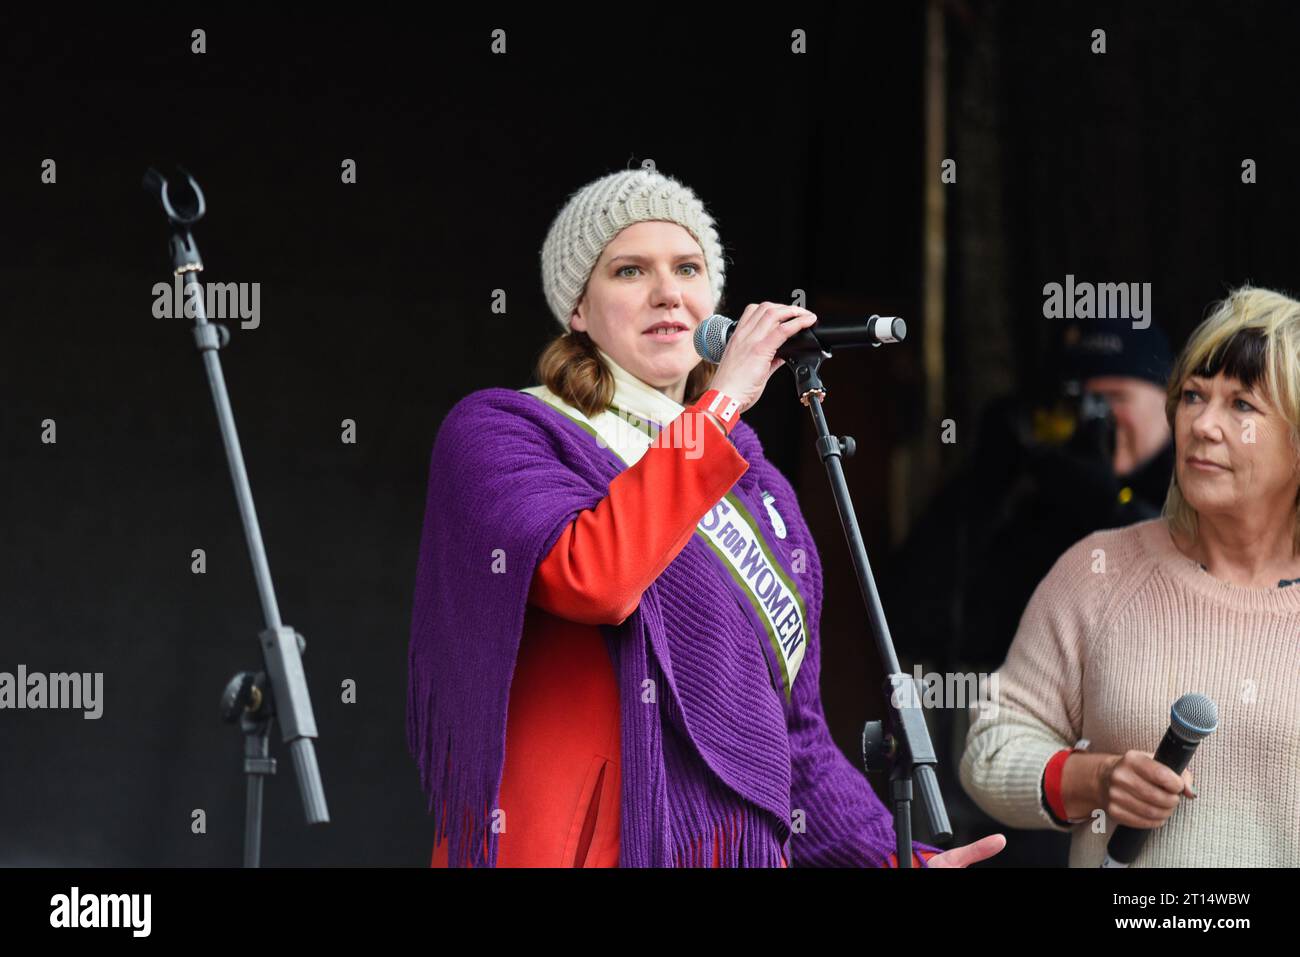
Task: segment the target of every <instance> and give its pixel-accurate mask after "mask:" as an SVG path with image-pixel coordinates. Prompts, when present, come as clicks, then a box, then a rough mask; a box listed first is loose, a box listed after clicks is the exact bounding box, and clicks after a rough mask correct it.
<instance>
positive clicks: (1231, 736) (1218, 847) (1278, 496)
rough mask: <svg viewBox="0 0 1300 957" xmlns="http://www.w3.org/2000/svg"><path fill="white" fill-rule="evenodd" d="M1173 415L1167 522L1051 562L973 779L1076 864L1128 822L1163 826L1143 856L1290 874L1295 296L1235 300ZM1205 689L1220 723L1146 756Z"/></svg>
mask: <svg viewBox="0 0 1300 957" xmlns="http://www.w3.org/2000/svg"><path fill="white" fill-rule="evenodd" d="M1166 413H1167V415H1168V416H1169V421H1170V425H1171V426H1172V427H1173V431H1174V440H1175V443H1176V448H1177V456H1176V466H1175V471H1174V477H1173V481H1172V483H1171V485H1170V489H1169V495H1168V498H1167V500H1166V502H1165V514H1164V516H1163V517H1162V518H1157V519H1152V520H1150V521H1147V522H1141V523H1138V524H1136V525H1132V526H1129V527H1127V528H1119V529H1110V530H1107V531H1102V532H1096V533H1094V534H1092V535H1089V536H1088V537H1087V538H1084V539H1083V540H1082V541H1080V542H1077V543H1076V544H1075V545H1073V546H1072V547H1071V548H1070V549H1069V550H1067V551H1066V552H1065V554H1063V555H1062V556H1061V557H1060V559H1058V560H1057V562H1056V564H1055V566H1053V568H1052V570H1051V571H1050V572H1049V573H1048V575H1047V577H1046V578H1044V579H1043V581H1042V582H1041V583H1040V584H1039V586H1038V588H1037V590H1036V591H1035V592H1034V595H1033V597H1032V598H1031V599H1030V602H1029V606H1028V607H1027V608H1026V609H1025V613H1024V616H1023V617H1022V618H1021V621H1020V627H1019V628H1018V630H1017V632H1016V635H1015V639H1014V641H1013V642H1012V645H1011V648H1010V651H1009V652H1008V655H1007V660H1006V662H1005V663H1004V664H1003V666H1002V668H1001V669H1000V670H999V672H998V674H997V685H996V687H997V689H998V694H997V695H996V697H995V699H994V701H993V702H992V703H991V706H987V707H985V708H983V709H981V710H979V711H977V712H975V713H974V714H973V715H972V717H973V718H974V721H973V723H972V726H971V729H970V733H969V735H968V737H967V741H966V751H965V754H964V755H963V758H962V762H961V780H962V784H963V786H964V787H965V788H966V790H967V792H969V793H970V795H971V797H972V798H973V799H974V800H975V801H976V803H977V804H979V806H980V807H982V808H983V809H984V810H985V811H986V812H988V813H989V814H991V815H992V816H993V817H995V818H997V819H998V820H1000V821H1002V822H1003V823H1005V824H1007V825H1008V826H1011V827H1021V828H1053V829H1056V830H1061V831H1066V830H1069V831H1072V832H1073V839H1072V842H1071V846H1070V866H1072V867H1096V866H1098V865H1099V864H1100V863H1101V860H1102V858H1103V857H1104V856H1105V850H1106V843H1107V841H1108V840H1109V838H1110V835H1111V834H1112V833H1113V831H1114V828H1115V827H1116V826H1117V825H1121V824H1124V825H1128V826H1130V827H1140V828H1149V829H1150V832H1151V833H1150V834H1149V836H1148V838H1147V840H1146V843H1145V846H1144V848H1143V851H1142V853H1141V854H1140V855H1139V856H1138V858H1137V860H1136V861H1135V862H1134V865H1133V866H1135V867H1190V866H1209V867H1238V866H1290V867H1294V866H1297V865H1300V733H1298V732H1297V729H1300V519H1298V517H1297V507H1296V506H1297V497H1298V496H1300V302H1297V301H1295V300H1294V299H1291V298H1289V297H1287V296H1284V295H1281V294H1279V293H1276V292H1272V291H1269V290H1266V289H1254V288H1250V287H1245V288H1241V289H1238V290H1236V291H1235V292H1233V293H1232V294H1231V295H1229V296H1228V298H1227V299H1225V300H1224V301H1223V302H1222V303H1220V304H1219V306H1218V308H1217V309H1216V310H1215V311H1214V312H1213V314H1211V315H1210V317H1209V318H1208V319H1206V320H1205V321H1204V322H1203V323H1202V324H1201V325H1200V326H1199V327H1198V328H1197V329H1196V331H1195V332H1194V333H1193V334H1192V337H1191V339H1190V341H1189V342H1188V344H1187V346H1186V348H1185V349H1184V350H1183V354H1182V355H1181V356H1180V357H1179V360H1178V362H1177V363H1176V365H1175V368H1174V372H1173V375H1172V376H1171V378H1170V383H1169V388H1168V395H1167V401H1166ZM1191 691H1196V692H1201V693H1203V694H1206V695H1208V696H1209V697H1211V698H1212V699H1214V700H1215V702H1216V703H1217V704H1218V708H1219V726H1218V730H1217V731H1216V732H1215V733H1214V734H1212V735H1210V736H1209V737H1208V738H1207V739H1206V740H1205V741H1204V742H1202V743H1201V745H1200V747H1199V748H1198V750H1197V752H1196V754H1195V756H1194V757H1193V758H1192V761H1191V765H1190V766H1189V768H1188V770H1187V771H1185V772H1184V773H1183V775H1181V776H1180V775H1178V774H1176V773H1175V772H1173V771H1171V770H1170V769H1169V768H1167V767H1164V766H1163V765H1160V764H1157V763H1156V762H1155V761H1154V760H1153V759H1152V752H1153V749H1154V748H1155V746H1156V745H1157V744H1158V743H1159V741H1160V738H1161V736H1162V735H1163V734H1164V733H1165V731H1166V729H1167V728H1168V726H1169V708H1170V705H1171V704H1172V703H1173V701H1175V700H1176V699H1177V698H1178V697H1179V696H1181V695H1182V694H1184V693H1186V692H1191ZM1193 774H1194V775H1195V778H1194V779H1193Z"/></svg>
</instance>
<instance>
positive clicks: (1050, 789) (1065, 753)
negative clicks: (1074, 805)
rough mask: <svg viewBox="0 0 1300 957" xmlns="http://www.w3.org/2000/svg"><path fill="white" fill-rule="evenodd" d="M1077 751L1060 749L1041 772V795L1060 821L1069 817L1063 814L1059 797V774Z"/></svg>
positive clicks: (1063, 809) (1063, 807)
mask: <svg viewBox="0 0 1300 957" xmlns="http://www.w3.org/2000/svg"><path fill="white" fill-rule="evenodd" d="M1078 750H1079V749H1078V748H1062V749H1061V750H1060V751H1057V752H1056V753H1055V754H1054V755H1052V757H1051V760H1049V761H1048V762H1047V767H1046V768H1045V769H1044V770H1043V794H1044V796H1046V798H1047V803H1048V804H1049V805H1050V806H1051V808H1052V813H1053V814H1055V815H1056V816H1057V817H1058V818H1059V819H1060V820H1062V821H1069V820H1070V815H1068V814H1066V813H1065V799H1064V798H1063V797H1062V796H1061V773H1062V771H1063V770H1064V769H1065V762H1066V760H1067V759H1068V758H1069V757H1070V755H1072V754H1074V753H1075V752H1076V751H1078Z"/></svg>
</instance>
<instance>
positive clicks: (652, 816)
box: [408, 169, 1003, 867]
mask: <svg viewBox="0 0 1300 957" xmlns="http://www.w3.org/2000/svg"><path fill="white" fill-rule="evenodd" d="M542 279H543V285H544V289H545V293H546V299H547V302H548V304H549V306H550V308H551V311H552V312H553V313H554V316H555V318H556V320H557V321H558V322H559V323H560V326H561V328H562V330H563V332H562V335H560V336H559V337H558V338H556V339H555V340H554V341H553V342H551V344H550V345H549V346H547V348H546V349H545V351H544V352H543V354H542V356H541V357H540V359H539V361H538V364H537V378H538V380H539V382H540V384H539V385H536V386H533V387H531V388H527V389H521V390H512V389H505V388H487V389H482V390H479V391H476V392H473V393H471V394H470V395H468V396H466V397H465V398H463V399H461V400H460V401H459V402H458V403H457V404H456V405H455V406H454V407H453V408H452V410H451V412H450V413H448V415H447V417H446V419H445V420H444V421H443V423H442V425H441V427H440V429H439V431H438V435H437V438H436V440H435V442H434V447H433V454H432V459H431V462H430V468H429V491H428V498H427V502H426V509H425V516H424V526H423V532H422V536H421V543H420V554H419V562H418V568H417V573H416V591H415V600H414V611H413V616H412V623H411V643H410V662H409V664H410V686H409V698H408V719H409V720H408V734H409V744H410V747H411V750H412V753H413V754H414V756H415V758H416V760H417V762H418V764H419V767H420V775H421V782H422V785H423V787H424V789H425V791H426V793H427V794H428V796H429V807H430V811H431V812H432V813H433V816H434V821H435V838H434V849H433V860H432V863H433V865H434V866H501V867H521V866H523V867H528V866H536V867H614V866H620V867H686V866H704V867H710V866H712V867H784V866H890V865H892V864H894V863H896V861H895V859H894V858H893V856H892V852H893V849H894V847H895V837H894V832H893V828H892V820H891V816H890V814H889V812H888V810H887V809H886V808H885V807H884V806H883V804H882V803H881V802H880V800H879V799H878V798H877V797H876V795H875V793H874V792H873V791H872V789H871V787H870V785H869V784H868V782H867V780H866V778H865V777H864V776H863V775H862V774H861V773H860V772H859V771H857V770H856V769H855V768H854V766H853V765H852V764H850V763H849V761H848V760H847V759H846V758H845V757H844V755H843V754H842V753H841V752H840V751H839V750H838V749H837V748H836V746H835V744H834V742H833V741H832V739H831V737H830V734H829V732H828V730H827V727H826V721H825V718H824V716H823V713H822V706H821V698H820V694H819V691H818V670H819V664H820V662H819V656H820V642H819V635H818V618H819V616H820V613H821V602H822V592H821V583H822V569H821V563H820V560H819V558H818V555H817V550H816V547H815V545H814V543H813V540H812V537H811V535H810V534H809V531H808V528H807V526H806V525H805V523H804V520H803V517H802V516H801V515H800V512H799V506H798V502H797V501H796V500H795V496H794V493H793V491H792V489H791V487H790V484H789V483H788V482H787V481H786V479H785V478H784V477H783V476H782V475H781V473H780V472H778V471H777V470H776V469H775V468H774V467H773V466H772V465H771V464H770V463H768V461H767V460H766V459H765V458H764V456H763V450H762V447H761V445H760V443H759V440H758V437H757V435H756V434H755V433H754V431H753V430H752V429H751V428H749V427H748V426H747V425H746V424H745V423H743V422H742V421H741V420H740V414H741V413H742V412H744V411H745V410H746V409H748V408H749V407H750V406H752V405H753V404H754V403H755V402H756V401H758V398H759V396H761V395H762V392H763V389H764V387H765V385H766V383H767V381H768V378H769V377H770V376H771V375H772V373H773V372H774V371H775V370H776V369H778V368H780V366H781V365H782V364H783V362H782V360H780V359H778V358H777V357H776V351H777V349H778V348H779V347H780V346H781V344H782V343H783V342H785V340H786V339H788V338H789V337H790V336H792V335H794V334H795V333H796V332H798V331H799V330H801V329H806V328H808V327H809V326H811V325H812V324H813V323H814V322H816V316H815V315H813V314H812V313H811V312H809V311H808V310H806V309H802V308H799V307H796V306H785V305H778V304H774V303H761V304H751V305H750V306H748V307H747V308H746V309H745V311H744V313H743V314H742V316H741V317H740V320H739V323H738V325H737V328H736V331H735V333H734V335H733V336H732V338H731V340H730V342H729V344H728V348H727V351H726V354H725V355H724V356H723V358H722V361H721V363H720V364H719V365H717V366H714V365H712V364H710V363H708V362H704V361H702V360H701V359H700V358H699V356H698V355H696V353H695V349H694V345H693V342H692V337H693V333H694V330H695V329H696V327H697V326H699V325H700V323H702V322H703V321H704V320H705V318H707V317H708V316H709V315H710V314H711V313H712V312H713V311H714V310H715V309H716V308H717V306H718V304H719V301H720V299H721V295H722V287H723V256H722V246H721V244H720V243H719V240H718V235H717V232H716V230H715V228H714V223H713V220H712V219H711V217H710V216H709V215H708V213H707V212H706V211H705V208H704V206H703V205H702V203H701V202H700V201H699V200H698V199H697V198H696V196H695V195H694V194H693V193H692V191H691V190H690V189H688V188H687V187H685V186H683V185H682V184H680V183H678V182H677V181H675V180H673V179H670V178H667V177H665V176H662V175H660V174H658V173H656V172H654V171H652V170H643V169H637V170H629V171H625V172H619V173H614V174H611V175H609V176H605V177H603V178H601V179H598V180H596V181H594V182H592V183H590V184H588V185H587V186H585V187H583V188H582V189H580V190H578V191H577V192H575V193H574V194H573V195H572V196H571V197H570V198H569V200H568V202H567V204H566V205H565V206H564V208H563V209H562V210H561V211H560V212H559V214H558V215H557V216H556V218H555V220H554V222H553V224H552V225H551V228H550V231H549V234H548V235H547V237H546V240H545V242H544V244H543V247H542ZM1002 842H1003V839H1002V838H1001V837H1000V836H998V835H994V836H992V837H989V838H985V839H984V840H983V841H981V842H977V843H976V844H972V845H969V846H967V847H963V848H958V849H956V850H952V851H948V852H946V853H942V854H941V853H939V852H938V851H937V849H935V848H931V847H927V846H926V845H922V844H916V845H914V849H915V852H916V853H915V855H914V856H915V861H914V863H915V864H917V865H919V866H926V864H927V859H929V860H928V866H931V867H934V866H943V865H948V866H961V865H963V864H966V863H970V862H972V861H975V860H980V859H982V858H984V857H987V856H989V855H990V854H993V853H996V851H997V850H998V849H999V848H1000V847H1001V846H1002Z"/></svg>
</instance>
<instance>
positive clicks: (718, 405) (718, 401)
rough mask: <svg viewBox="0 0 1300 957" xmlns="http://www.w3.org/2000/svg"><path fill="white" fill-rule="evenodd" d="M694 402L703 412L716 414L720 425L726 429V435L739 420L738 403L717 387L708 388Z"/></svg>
mask: <svg viewBox="0 0 1300 957" xmlns="http://www.w3.org/2000/svg"><path fill="white" fill-rule="evenodd" d="M695 404H696V406H697V407H699V408H701V409H703V410H704V411H705V412H712V413H713V414H714V415H716V416H717V417H718V419H719V420H720V421H721V422H722V427H723V428H724V429H726V430H727V434H728V435H730V434H731V430H732V429H734V428H735V427H736V423H737V422H739V421H740V403H739V402H737V401H736V400H735V399H733V398H732V397H731V396H729V395H725V394H724V393H722V392H719V391H718V390H717V389H710V390H709V391H708V392H706V393H704V395H702V396H700V400H699V401H698V402H696V403H695Z"/></svg>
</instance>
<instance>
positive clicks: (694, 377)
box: [535, 329, 718, 418]
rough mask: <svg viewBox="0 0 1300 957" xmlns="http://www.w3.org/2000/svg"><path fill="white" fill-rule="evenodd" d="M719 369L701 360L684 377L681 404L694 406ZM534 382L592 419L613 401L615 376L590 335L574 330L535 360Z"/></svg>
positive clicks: (551, 344) (555, 341)
mask: <svg viewBox="0 0 1300 957" xmlns="http://www.w3.org/2000/svg"><path fill="white" fill-rule="evenodd" d="M717 369H718V367H717V366H716V365H715V364H714V363H712V362H708V361H706V360H704V359H701V360H700V361H699V364H698V365H696V366H695V368H694V369H692V370H691V373H690V375H689V376H687V378H686V394H685V396H684V397H683V398H684V399H685V401H684V402H683V403H682V404H683V405H693V404H694V403H695V401H696V400H697V399H698V398H699V397H700V396H702V395H703V394H704V393H705V392H706V391H707V390H708V386H709V383H710V382H711V381H713V374H714V373H715V372H716V371H717ZM535 374H536V376H537V381H538V382H540V383H541V384H542V385H544V386H546V387H547V388H548V389H550V390H551V391H552V392H554V393H555V394H556V395H558V396H559V397H560V398H562V399H563V400H564V401H565V402H567V403H569V405H572V406H574V407H575V408H578V409H581V410H582V413H583V415H585V416H587V417H588V418H591V417H593V416H596V415H599V414H600V413H602V412H604V411H605V410H607V409H608V408H609V406H610V403H611V402H613V401H614V374H613V373H612V372H610V371H609V367H608V366H607V365H605V362H604V360H603V359H601V358H600V355H599V354H598V353H597V352H596V343H595V342H594V341H593V340H592V338H591V336H589V335H587V333H585V332H578V331H577V330H576V329H575V330H572V331H570V332H567V333H565V334H564V335H562V336H558V337H557V338H555V339H552V340H551V341H550V342H549V343H548V344H547V346H546V348H545V349H543V350H542V354H541V355H540V356H539V357H538V359H537V368H536V370H535Z"/></svg>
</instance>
